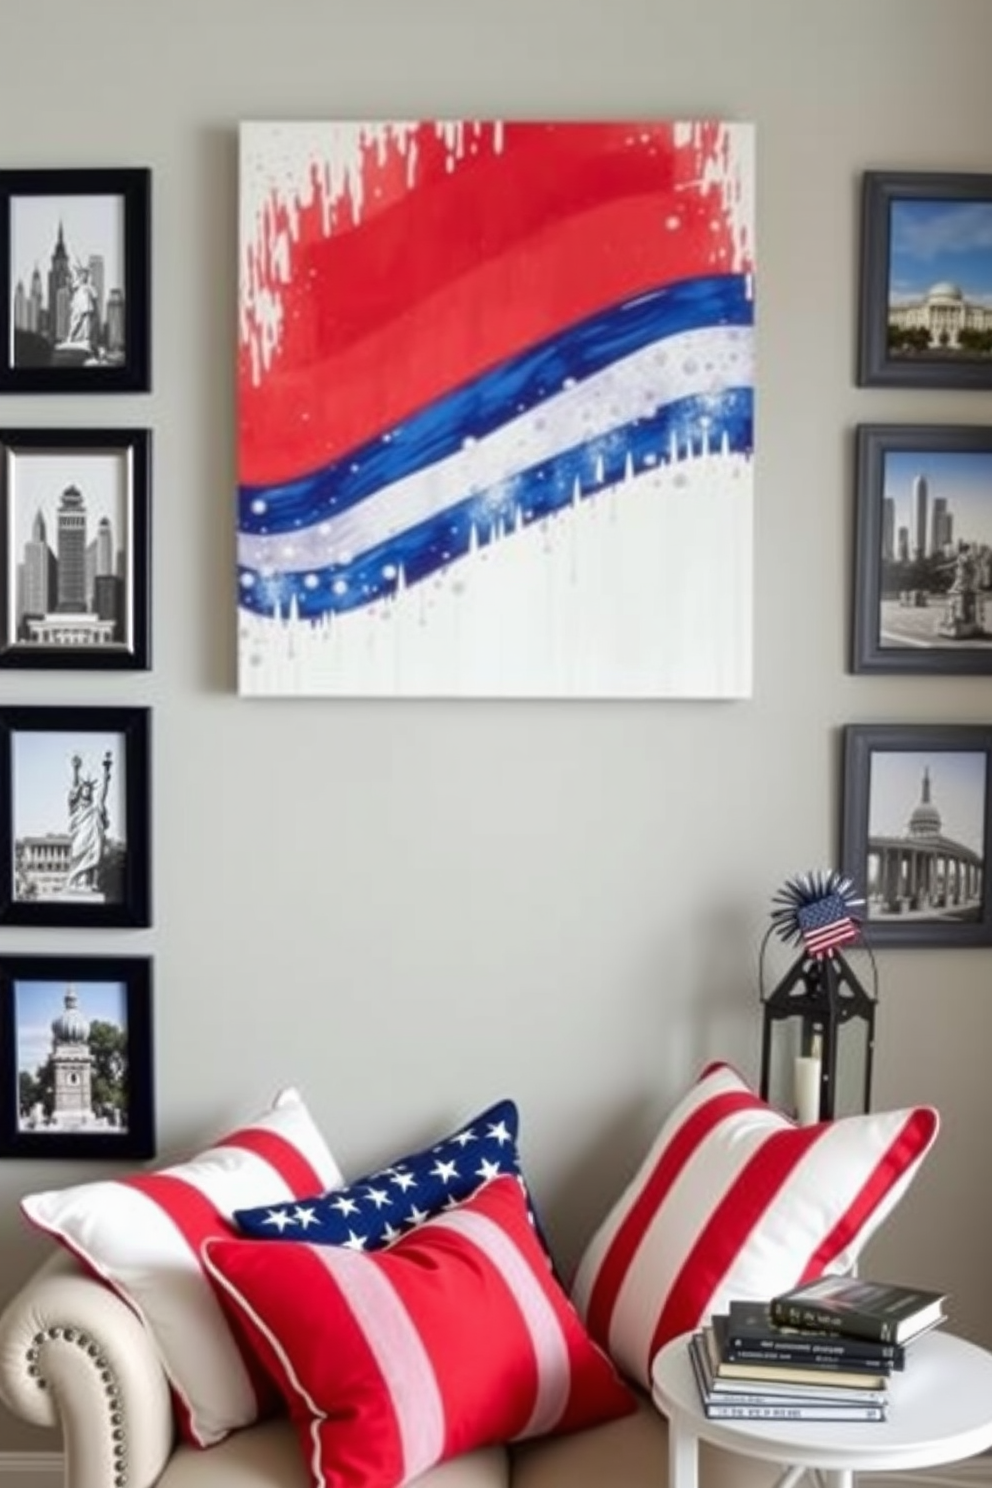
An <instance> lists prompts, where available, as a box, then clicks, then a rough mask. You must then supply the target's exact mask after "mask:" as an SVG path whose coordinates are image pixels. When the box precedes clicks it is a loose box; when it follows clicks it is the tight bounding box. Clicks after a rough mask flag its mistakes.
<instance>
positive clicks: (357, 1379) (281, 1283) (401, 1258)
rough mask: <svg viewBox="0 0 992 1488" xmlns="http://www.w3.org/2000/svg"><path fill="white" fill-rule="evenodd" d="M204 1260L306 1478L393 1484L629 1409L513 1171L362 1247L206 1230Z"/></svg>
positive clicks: (375, 1486)
mask: <svg viewBox="0 0 992 1488" xmlns="http://www.w3.org/2000/svg"><path fill="white" fill-rule="evenodd" d="M204 1260H205V1265H206V1267H207V1270H208V1271H209V1272H210V1274H211V1275H212V1276H213V1277H214V1278H215V1280H216V1282H217V1285H218V1287H220V1288H222V1289H223V1291H224V1293H225V1294H226V1295H227V1297H228V1298H229V1299H230V1302H231V1304H232V1305H233V1306H234V1307H235V1308H236V1309H237V1310H238V1311H239V1312H240V1313H241V1314H242V1316H243V1320H244V1324H245V1329H246V1332H247V1333H248V1334H249V1335H250V1336H251V1337H252V1338H253V1339H254V1342H255V1346H256V1348H257V1349H258V1354H259V1358H260V1359H261V1361H262V1363H263V1364H264V1366H265V1368H266V1369H267V1370H268V1371H269V1372H270V1374H271V1375H272V1378H273V1379H274V1380H275V1382H276V1384H277V1385H278V1387H279V1389H280V1390H281V1392H282V1393H283V1395H284V1397H285V1399H286V1402H287V1404H288V1406H289V1411H290V1414H291V1416H292V1418H293V1420H294V1422H295V1424H296V1427H297V1430H298V1432H299V1435H300V1440H301V1443H302V1447H303V1455H304V1460H305V1461H306V1463H307V1466H308V1468H309V1472H310V1479H311V1482H312V1483H313V1484H314V1488H327V1485H329V1484H334V1488H398V1485H400V1484H403V1483H407V1482H409V1481H410V1479H411V1478H415V1477H417V1476H418V1475H419V1474H420V1473H423V1472H425V1471H426V1470H427V1469H428V1468H430V1467H432V1466H433V1465H434V1464H435V1463H437V1462H441V1461H444V1460H446V1459H447V1458H450V1457H454V1456H456V1455H458V1454H459V1453H462V1452H467V1451H469V1450H471V1449H473V1448H475V1447H482V1446H485V1445H488V1444H490V1443H494V1442H504V1441H510V1440H514V1439H520V1438H523V1437H531V1436H538V1435H544V1434H546V1433H551V1432H566V1431H575V1430H577V1429H579V1428H580V1427H583V1426H591V1425H593V1424H595V1423H596V1422H599V1421H605V1420H610V1419H612V1418H614V1417H617V1416H623V1415H627V1414H628V1413H629V1412H631V1411H632V1410H633V1409H634V1398H633V1396H632V1394H631V1392H630V1391H629V1390H628V1389H627V1387H626V1386H625V1385H624V1384H623V1383H622V1382H621V1380H620V1378H619V1376H618V1374H617V1372H616V1370H615V1369H614V1367H613V1365H612V1364H611V1363H610V1361H609V1359H607V1357H606V1355H605V1354H604V1353H602V1352H601V1351H600V1350H599V1349H598V1348H597V1347H596V1345H595V1344H594V1343H593V1342H592V1341H591V1340H590V1338H589V1337H588V1335H587V1333H586V1331H585V1329H584V1328H583V1326H582V1324H581V1322H580V1321H579V1318H578V1316H577V1315H576V1313H575V1310H574V1308H573V1307H572V1305H571V1303H570V1302H569V1300H568V1298H567V1296H566V1295H565V1293H564V1292H563V1291H562V1289H561V1287H560V1286H559V1284H558V1283H557V1281H555V1279H554V1276H553V1274H552V1271H551V1268H550V1266H549V1264H548V1258H547V1255H546V1254H545V1252H544V1250H543V1248H542V1246H541V1244H540V1241H539V1240H538V1239H537V1238H536V1236H535V1234H534V1230H533V1227H532V1225H531V1221H530V1216H529V1214H528V1212H527V1205H526V1201H525V1199H524V1195H523V1192H522V1189H521V1186H520V1183H519V1181H518V1180H517V1179H516V1178H514V1177H503V1178H493V1179H492V1180H491V1181H490V1182H488V1183H486V1184H484V1185H483V1187H482V1188H480V1189H479V1190H477V1192H476V1193H475V1194H473V1196H472V1197H471V1198H469V1199H466V1200H465V1202H464V1203H462V1204H458V1205H455V1207H454V1208H452V1209H448V1210H445V1211H444V1212H443V1213H442V1214H439V1215H435V1216H434V1217H433V1218H432V1219H428V1220H427V1221H425V1223H423V1224H421V1225H419V1226H418V1227H417V1228H416V1229H414V1230H411V1231H410V1232H409V1233H408V1234H406V1235H404V1236H403V1237H402V1238H401V1239H399V1240H397V1241H396V1242H395V1244H393V1245H391V1246H389V1247H388V1248H387V1249H385V1250H379V1251H376V1252H374V1253H370V1252H364V1251H360V1250H351V1249H348V1248H346V1247H342V1246H333V1245H312V1244H309V1243H307V1242H306V1241H303V1240H294V1241H290V1242H288V1243H286V1244H284V1245H260V1244H258V1243H257V1241H253V1240H217V1239H215V1240H209V1241H207V1243H206V1245H205V1246H204Z"/></svg>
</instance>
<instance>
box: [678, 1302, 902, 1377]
mask: <svg viewBox="0 0 992 1488" xmlns="http://www.w3.org/2000/svg"><path fill="white" fill-rule="evenodd" d="M726 1336H727V1319H726V1317H725V1316H724V1315H722V1314H720V1313H715V1314H714V1315H713V1317H711V1318H710V1320H709V1322H708V1323H707V1324H706V1326H705V1327H704V1329H703V1337H704V1338H705V1340H706V1347H707V1351H708V1353H709V1357H710V1363H711V1365H712V1369H713V1373H714V1375H715V1376H716V1377H717V1378H718V1379H721V1378H722V1379H733V1378H736V1379H752V1380H778V1381H779V1382H780V1383H782V1384H793V1385H802V1384H806V1385H816V1384H824V1383H826V1380H825V1378H824V1377H825V1376H827V1377H828V1378H829V1380H830V1381H831V1382H832V1383H833V1384H835V1385H850V1386H851V1388H852V1389H855V1390H857V1389H862V1390H884V1389H885V1384H886V1380H887V1379H888V1373H887V1372H885V1371H879V1370H870V1369H855V1368H846V1369H839V1368H836V1367H834V1366H832V1365H831V1366H829V1367H826V1366H824V1365H821V1364H815V1363H813V1362H812V1360H810V1361H808V1362H807V1363H806V1364H763V1363H754V1362H752V1361H750V1360H748V1361H747V1362H743V1361H737V1360H733V1359H728V1358H727V1356H726V1351H725V1348H724V1340H725V1339H726Z"/></svg>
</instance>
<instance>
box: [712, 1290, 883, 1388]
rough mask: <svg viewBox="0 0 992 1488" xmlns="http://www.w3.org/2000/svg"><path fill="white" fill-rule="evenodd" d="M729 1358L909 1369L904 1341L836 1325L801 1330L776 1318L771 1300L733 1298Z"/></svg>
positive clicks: (827, 1365)
mask: <svg viewBox="0 0 992 1488" xmlns="http://www.w3.org/2000/svg"><path fill="white" fill-rule="evenodd" d="M724 1349H725V1353H726V1357H727V1359H728V1360H734V1361H740V1362H745V1363H746V1362H748V1361H751V1362H752V1363H765V1364H807V1363H815V1364H817V1365H821V1366H823V1367H825V1368H832V1367H836V1368H839V1369H845V1368H847V1367H853V1368H855V1369H871V1370H876V1371H877V1372H879V1373H882V1372H886V1371H888V1370H893V1369H903V1368H904V1367H905V1363H906V1350H905V1348H904V1346H903V1345H902V1344H901V1343H881V1342H879V1341H877V1340H876V1339H872V1338H852V1337H851V1336H849V1335H847V1334H844V1333H839V1332H838V1331H837V1329H836V1328H795V1327H789V1326H787V1325H785V1324H779V1323H775V1322H773V1321H772V1315H771V1306H770V1304H769V1303H768V1302H731V1303H729V1305H728V1309H727V1337H726V1342H725V1344H724Z"/></svg>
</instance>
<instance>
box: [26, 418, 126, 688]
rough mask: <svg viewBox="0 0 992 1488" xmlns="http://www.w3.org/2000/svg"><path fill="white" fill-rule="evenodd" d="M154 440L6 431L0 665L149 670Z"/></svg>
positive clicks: (122, 432)
mask: <svg viewBox="0 0 992 1488" xmlns="http://www.w3.org/2000/svg"><path fill="white" fill-rule="evenodd" d="M150 439H151V436H150V434H149V432H148V430H147V429H48V430H42V429H7V430H0V553H2V556H3V563H2V568H0V583H2V600H0V667H31V668H35V667H37V668H72V669H80V668H82V669H94V670H102V669H128V670H143V669H146V668H147V667H148V666H149V661H150V634H149V615H150V609H149V594H148V590H149V575H150V550H149V542H150V522H149V498H150V486H149V482H150V473H149V452H150Z"/></svg>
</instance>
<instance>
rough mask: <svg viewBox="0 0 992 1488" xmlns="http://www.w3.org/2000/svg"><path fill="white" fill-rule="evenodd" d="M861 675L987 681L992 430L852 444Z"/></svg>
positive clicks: (885, 434)
mask: <svg viewBox="0 0 992 1488" xmlns="http://www.w3.org/2000/svg"><path fill="white" fill-rule="evenodd" d="M855 486H856V498H857V528H856V540H855V562H854V625H853V643H852V658H851V668H852V670H853V671H855V672H906V673H931V674H932V673H938V674H944V675H952V676H978V675H986V676H987V675H989V673H992V424H988V425H977V424H976V425H965V424H932V425H917V424H914V425H897V424H863V425H861V426H860V427H859V428H858V429H857V432H856V435H855Z"/></svg>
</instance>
